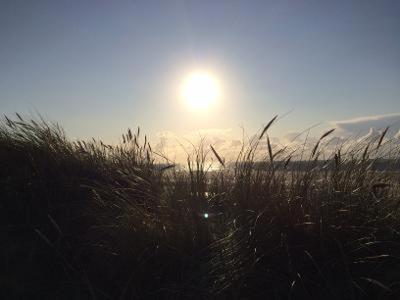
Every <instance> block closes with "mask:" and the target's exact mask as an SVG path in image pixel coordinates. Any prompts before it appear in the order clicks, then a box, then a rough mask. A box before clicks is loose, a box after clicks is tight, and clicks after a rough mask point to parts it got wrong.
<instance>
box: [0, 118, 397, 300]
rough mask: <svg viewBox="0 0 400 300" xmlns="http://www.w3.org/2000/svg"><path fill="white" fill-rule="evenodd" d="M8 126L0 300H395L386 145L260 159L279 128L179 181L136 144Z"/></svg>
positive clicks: (49, 127)
mask: <svg viewBox="0 0 400 300" xmlns="http://www.w3.org/2000/svg"><path fill="white" fill-rule="evenodd" d="M17 117H18V118H17V119H16V120H10V119H8V118H5V119H4V120H3V123H2V125H1V127H0V183H1V190H0V225H1V233H0V243H1V247H0V269H1V270H2V271H1V273H0V285H1V286H0V291H1V292H0V293H2V295H1V296H2V298H13V299H19V298H51V299H54V298H60V299H82V298H84V299H85V298H94V299H118V298H120V299H144V298H168V299H180V298H189V297H191V298H196V299H209V298H223V299H224V298H228V299H229V298H234V299H242V298H243V299H252V298H263V299H270V298H273V299H288V298H289V299H320V298H326V299H376V298H381V299H388V298H393V299H396V298H397V297H399V296H400V279H399V278H400V234H399V232H400V222H399V221H400V218H399V204H400V189H399V187H400V186H399V177H400V176H399V173H398V164H399V161H398V160H399V157H400V156H399V148H398V146H397V145H396V144H395V143H392V142H391V141H390V140H388V139H387V138H386V137H385V135H386V134H387V131H388V130H387V129H386V130H384V131H383V132H382V134H381V136H379V137H377V138H376V139H375V140H369V141H361V142H357V143H355V142H354V143H352V144H342V145H338V146H337V147H336V149H335V150H334V151H333V152H331V153H327V152H326V151H324V145H325V143H327V142H329V141H328V140H329V138H330V135H331V134H332V132H333V130H330V131H328V132H326V133H325V134H323V135H322V136H321V138H320V139H319V140H318V141H317V143H316V144H315V145H312V146H311V147H309V149H306V147H305V146H304V147H303V148H302V149H300V151H299V150H298V149H291V147H289V146H287V147H282V148H276V147H275V146H273V145H271V142H270V137H269V133H268V130H269V128H270V127H271V126H272V125H273V123H274V122H275V120H276V117H275V118H274V119H272V120H271V121H270V122H269V123H268V125H267V126H266V127H265V128H264V130H263V131H262V133H261V134H260V135H259V136H257V137H255V138H254V139H253V140H252V141H251V142H250V144H249V145H248V146H246V147H245V146H243V148H242V151H241V152H240V153H239V155H238V158H237V160H236V162H235V163H227V162H225V160H224V158H223V157H222V156H221V155H220V154H219V153H218V149H216V148H214V147H213V146H212V145H211V147H208V145H204V144H202V145H200V146H199V147H198V148H196V149H195V153H194V154H193V155H191V156H188V162H187V168H185V169H181V168H178V167H176V166H175V165H174V164H172V163H170V162H169V161H167V164H160V163H159V158H160V157H159V154H157V153H155V152H154V151H153V150H152V149H151V146H150V145H149V143H148V141H147V138H146V136H144V137H143V138H142V137H141V134H140V130H139V129H138V131H137V132H135V133H132V131H131V130H128V132H127V134H124V135H123V137H122V140H123V141H122V143H121V144H120V145H118V146H111V145H106V144H104V143H102V142H101V141H96V140H92V141H76V142H71V141H70V140H68V139H67V138H66V136H65V134H64V132H63V131H62V129H61V128H60V127H59V126H58V125H56V124H49V123H47V122H45V121H43V120H40V121H25V120H24V119H22V118H21V117H20V116H19V115H17ZM304 145H305V144H304ZM208 149H210V150H208ZM211 158H213V159H215V161H216V162H217V163H219V164H220V165H221V169H220V170H219V171H209V170H208V163H207V162H208V160H209V159H211Z"/></svg>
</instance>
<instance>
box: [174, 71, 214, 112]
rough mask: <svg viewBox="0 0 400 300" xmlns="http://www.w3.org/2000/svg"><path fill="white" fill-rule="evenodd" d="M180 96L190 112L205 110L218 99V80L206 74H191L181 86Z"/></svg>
mask: <svg viewBox="0 0 400 300" xmlns="http://www.w3.org/2000/svg"><path fill="white" fill-rule="evenodd" d="M181 94H182V97H183V99H184V101H185V102H186V104H187V106H188V107H189V108H190V109H192V110H196V111H197V110H205V109H208V108H209V107H210V106H211V105H213V104H214V103H215V102H217V100H218V99H219V97H220V86H219V82H218V80H217V79H216V78H215V76H213V75H212V74H210V73H207V72H193V73H192V74H190V75H189V76H188V77H187V78H186V79H185V80H184V81H183V84H182V89H181Z"/></svg>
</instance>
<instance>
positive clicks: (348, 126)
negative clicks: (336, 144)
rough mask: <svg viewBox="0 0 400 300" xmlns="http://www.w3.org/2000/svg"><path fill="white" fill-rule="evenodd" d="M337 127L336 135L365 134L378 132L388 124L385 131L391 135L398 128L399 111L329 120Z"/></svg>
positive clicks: (399, 125)
mask: <svg viewBox="0 0 400 300" xmlns="http://www.w3.org/2000/svg"><path fill="white" fill-rule="evenodd" d="M331 123H332V124H333V126H335V127H336V128H337V130H336V135H342V136H354V137H356V136H358V137H361V136H366V135H368V134H370V135H374V134H379V132H381V131H382V130H384V129H385V128H386V126H390V129H389V131H388V132H387V136H388V137H392V136H394V135H395V134H396V132H398V131H399V130H400V113H394V114H387V115H376V116H367V117H361V118H354V119H349V120H342V121H333V122H331Z"/></svg>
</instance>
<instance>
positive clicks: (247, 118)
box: [0, 0, 400, 145]
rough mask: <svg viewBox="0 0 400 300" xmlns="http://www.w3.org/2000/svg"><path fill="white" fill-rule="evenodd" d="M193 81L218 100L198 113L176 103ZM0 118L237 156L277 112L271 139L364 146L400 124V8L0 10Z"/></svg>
mask: <svg viewBox="0 0 400 300" xmlns="http://www.w3.org/2000/svg"><path fill="white" fill-rule="evenodd" d="M195 70H206V71H207V72H210V73H212V74H213V75H214V76H215V77H216V78H217V79H218V81H219V84H220V88H221V96H220V99H219V100H218V104H217V105H215V106H214V107H212V108H210V109H209V110H207V111H205V112H202V113H196V112H193V111H190V110H188V109H187V107H185V105H183V103H182V99H181V95H180V92H179V87H180V86H181V84H182V81H183V80H184V78H185V77H187V76H188V74H190V72H192V71H195ZM0 112H2V113H3V114H7V115H12V114H13V113H15V112H19V113H21V114H24V115H26V116H32V115H33V116H34V115H37V114H38V113H39V114H41V115H42V116H44V117H45V118H46V119H49V120H52V121H57V122H59V123H60V124H61V125H62V126H63V127H64V128H65V130H66V132H67V134H68V135H69V136H70V137H72V138H90V137H96V138H102V139H104V140H106V141H110V142H115V141H118V139H120V135H121V133H123V132H125V131H126V129H127V128H128V127H130V128H135V127H137V126H140V127H141V128H142V131H144V132H146V133H147V134H148V135H149V136H150V139H151V140H154V143H158V142H159V140H160V139H161V140H164V141H165V139H167V138H168V137H171V136H172V137H173V138H177V137H178V138H179V137H184V138H190V136H193V135H196V134H197V135H198V134H199V133H200V132H202V133H205V134H208V133H209V134H211V135H215V136H217V135H219V136H220V137H221V138H222V139H223V138H226V139H227V141H228V142H229V144H232V145H233V144H235V143H237V139H238V138H240V137H239V135H240V133H241V128H242V127H243V128H245V130H246V131H248V132H251V133H253V132H256V131H257V130H259V129H260V128H262V126H263V125H265V124H266V123H267V122H268V121H269V120H270V119H271V118H272V117H273V116H274V115H276V114H278V115H284V114H286V113H287V112H290V113H289V114H288V115H287V116H286V117H284V118H282V119H281V120H280V121H279V122H278V123H277V125H276V126H275V127H274V129H273V130H274V131H273V133H274V134H275V135H276V136H279V137H282V136H284V135H285V134H288V133H293V132H297V131H301V130H302V129H305V128H307V127H309V126H312V125H315V124H319V123H322V124H321V125H320V127H319V128H321V130H323V129H324V128H327V127H329V126H336V127H339V129H340V130H338V131H339V132H340V131H341V132H343V133H344V132H347V133H354V134H358V133H360V132H361V131H363V132H368V131H369V129H370V127H372V126H375V125H377V124H378V125H379V126H386V123H390V124H392V123H395V124H397V123H396V122H397V120H400V2H399V1H384V0H380V1H349V0H347V1H265V0H263V1H233V0H230V1H173V0H170V1H84V0H82V1H41V0H37V1H19V0H0ZM371 124H372V125H371ZM395 126H397V125H395ZM395 131H396V130H395ZM361 133H362V132H361Z"/></svg>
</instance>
